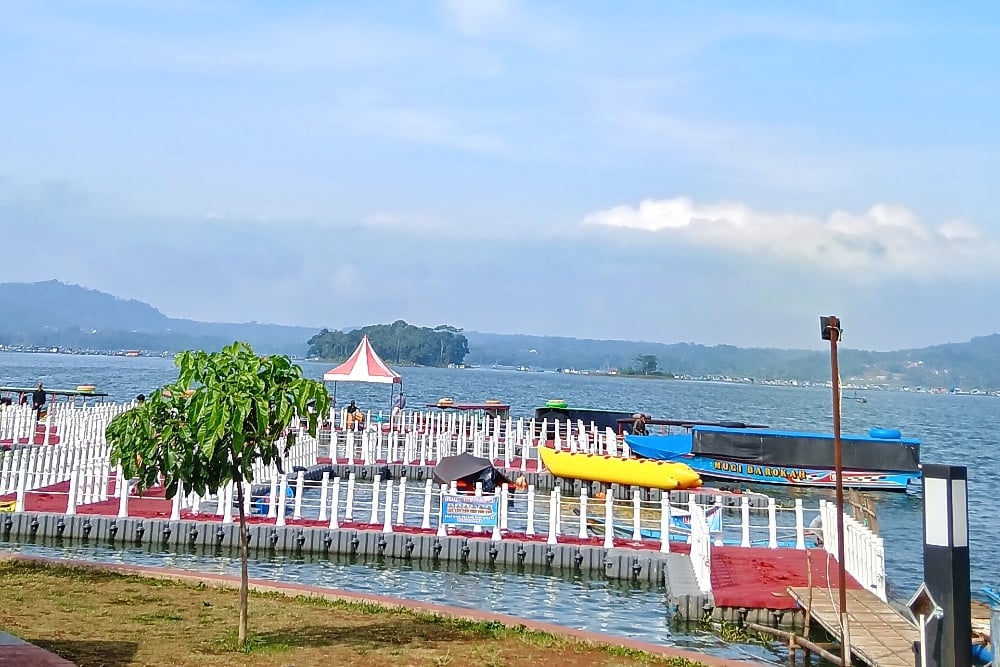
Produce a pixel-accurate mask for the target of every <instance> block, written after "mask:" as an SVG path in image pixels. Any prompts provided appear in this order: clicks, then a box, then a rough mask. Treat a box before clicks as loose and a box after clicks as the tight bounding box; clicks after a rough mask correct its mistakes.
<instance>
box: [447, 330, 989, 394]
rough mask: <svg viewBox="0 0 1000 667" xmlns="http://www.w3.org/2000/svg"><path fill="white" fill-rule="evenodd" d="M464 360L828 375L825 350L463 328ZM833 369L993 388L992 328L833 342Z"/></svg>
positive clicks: (738, 374) (933, 384) (901, 381)
mask: <svg viewBox="0 0 1000 667" xmlns="http://www.w3.org/2000/svg"><path fill="white" fill-rule="evenodd" d="M465 335H466V337H467V338H468V339H469V356H468V358H467V359H466V362H467V363H470V364H478V365H502V366H530V367H533V368H573V369H581V370H583V369H586V370H601V369H604V370H607V369H611V368H618V369H623V368H627V367H629V366H635V364H636V358H637V357H639V356H640V355H653V356H655V357H656V360H657V368H658V370H660V371H661V372H664V373H673V374H674V375H691V376H709V375H711V376H729V377H734V378H753V379H755V380H763V379H773V380H807V381H813V382H824V381H826V380H829V379H830V353H829V351H815V350H781V349H771V348H738V347H733V346H731V345H717V346H706V345H698V344H695V343H673V344H664V343H643V342H633V341H613V340H585V339H578V338H561V337H551V336H523V335H522V336H510V335H500V334H489V333H479V332H473V331H469V332H466V333H465ZM839 360H840V374H841V377H842V378H843V379H844V380H845V381H847V380H851V381H857V382H864V383H868V384H873V385H874V384H885V385H893V386H909V387H926V388H934V389H938V388H945V389H952V388H961V389H967V390H972V389H983V390H996V389H1000V334H991V335H989V336H981V337H978V338H973V339H972V340H971V341H969V342H967V343H948V344H944V345H935V346H933V347H926V348H920V349H913V350H899V351H894V352H868V351H863V350H854V349H851V348H849V347H843V346H842V347H841V348H840V354H839Z"/></svg>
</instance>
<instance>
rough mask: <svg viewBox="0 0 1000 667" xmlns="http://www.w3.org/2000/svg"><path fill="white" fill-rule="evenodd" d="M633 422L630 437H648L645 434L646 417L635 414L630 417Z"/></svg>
mask: <svg viewBox="0 0 1000 667" xmlns="http://www.w3.org/2000/svg"><path fill="white" fill-rule="evenodd" d="M632 418H633V419H634V420H635V421H634V422H632V435H649V434H648V433H647V432H646V416H645V415H643V414H642V413H641V412H637V413H635V414H634V415H632Z"/></svg>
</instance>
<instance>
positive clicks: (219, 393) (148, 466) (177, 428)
mask: <svg viewBox="0 0 1000 667" xmlns="http://www.w3.org/2000/svg"><path fill="white" fill-rule="evenodd" d="M175 363H176V365H177V368H178V370H179V373H178V377H177V381H176V382H175V383H174V384H172V385H167V386H165V387H163V388H162V389H160V390H157V391H155V392H153V394H152V395H151V396H150V397H149V399H148V400H147V401H146V402H145V403H144V404H143V405H140V406H137V407H136V408H135V409H133V410H129V411H127V412H125V413H123V414H121V415H119V416H118V417H116V418H115V419H114V420H112V422H111V423H110V424H109V425H108V428H107V431H106V435H107V439H108V442H109V443H110V445H111V448H112V449H111V459H112V462H113V463H115V464H118V465H121V467H122V470H123V472H124V476H125V478H126V479H131V478H133V477H135V478H138V487H139V488H140V489H146V488H149V487H151V486H154V485H156V484H158V483H162V484H163V485H164V487H165V490H166V496H167V497H168V498H172V497H174V495H176V494H177V493H178V490H179V489H180V488H184V489H185V490H186V491H188V492H190V491H194V492H195V493H198V494H199V495H204V494H205V493H206V492H211V493H217V492H218V491H219V489H220V488H222V487H223V486H224V485H226V484H228V483H229V482H230V481H232V482H234V483H235V486H236V492H237V500H238V503H239V522H240V561H241V572H240V620H239V634H238V644H239V647H240V648H243V647H244V646H245V645H246V638H247V596H248V595H247V593H248V585H247V538H248V535H247V526H246V516H245V515H244V510H243V508H244V495H243V483H244V482H253V464H254V463H255V462H256V461H261V462H263V463H264V464H271V463H277V465H278V468H279V470H281V469H282V466H281V458H282V456H285V455H287V454H288V449H289V447H291V445H292V444H293V442H294V440H293V437H292V435H291V433H290V432H287V434H286V431H287V429H288V428H289V426H290V424H291V423H292V420H293V418H295V416H296V415H298V416H299V417H300V418H304V419H306V420H307V423H308V431H309V433H310V435H313V436H315V435H316V428H317V425H318V423H319V419H320V418H321V416H322V415H324V414H326V412H327V411H328V410H329V407H330V397H329V394H327V391H326V387H324V386H323V384H322V383H321V382H317V381H315V380H309V379H306V378H304V377H302V369H301V368H300V367H299V366H296V365H293V364H292V362H291V361H290V360H289V359H288V357H284V356H270V357H260V356H257V355H256V354H254V351H253V350H252V349H251V348H250V346H249V345H247V344H246V343H240V342H237V343H233V344H232V345H228V346H226V347H225V348H223V349H222V350H221V351H220V352H211V353H209V352H202V351H195V352H182V353H180V354H178V355H177V357H176V359H175ZM283 436H284V437H283Z"/></svg>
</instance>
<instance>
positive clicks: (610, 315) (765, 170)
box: [0, 0, 1000, 350]
mask: <svg viewBox="0 0 1000 667" xmlns="http://www.w3.org/2000/svg"><path fill="white" fill-rule="evenodd" d="M935 9H936V8H933V7H929V6H917V5H913V4H910V3H902V2H889V3H879V4H878V5H865V4H857V3H847V4H834V5H785V4H780V3H773V4H767V3H765V4H756V5H753V6H746V5H744V4H742V3H736V2H722V3H719V4H713V5H710V6H709V5H697V4H695V5H692V4H690V3H682V2H664V3H653V4H649V3H638V2H625V3H622V4H620V5H615V6H614V7H610V6H607V5H604V4H602V3H594V2H582V3H572V4H566V3H553V2H534V3H532V2H526V1H523V2H522V1H519V0H465V1H463V0H441V1H439V2H427V3H412V2H405V1H403V0H390V1H389V2H386V3H379V4H371V5H370V4H367V3H362V4H352V3H348V4H343V3H321V2H314V1H307V2H302V3H295V4H294V5H287V4H274V3H269V2H263V1H261V0H249V1H239V2H237V1H236V0H210V1H205V2H194V1H192V0H155V1H154V2H149V3H141V4H133V3H125V2H121V0H73V1H70V0H54V1H53V2H49V3H20V4H11V5H9V6H7V7H5V9H4V11H3V15H4V20H3V21H0V57H2V58H3V60H4V63H5V65H6V67H4V68H2V70H0V85H2V86H3V89H4V91H5V104H4V107H3V108H2V109H0V123H2V127H3V130H4V132H3V136H4V140H3V151H2V152H0V238H3V239H4V241H5V247H6V248H9V249H10V250H9V251H8V252H7V253H5V254H4V261H3V262H0V281H16V282H28V281H37V280H47V279H49V278H56V279H59V280H61V281H64V282H67V283H76V284H81V285H84V286H87V287H89V288H94V289H99V290H101V291H104V292H108V293H111V294H114V295H116V296H120V297H123V298H135V299H138V300H141V301H144V302H146V303H149V304H152V305H154V306H155V307H156V308H158V309H159V310H161V311H162V312H164V313H165V314H168V315H169V316H171V317H177V318H181V319H192V320H199V321H223V322H249V321H257V322H262V323H266V322H273V323H282V324H286V325H291V326H305V327H309V328H316V330H319V329H320V328H323V327H326V328H329V329H340V328H343V327H344V326H353V325H356V324H357V323H359V322H367V323H387V322H392V321H394V320H396V319H403V320H406V321H407V322H411V323H414V324H418V325H421V326H435V325H437V324H442V323H449V324H455V325H456V326H462V327H463V328H465V329H468V330H470V331H478V332H484V333H499V334H516V333H526V334H527V335H540V336H545V335H548V336H565V337H571V338H581V339H597V340H633V341H646V342H662V343H667V344H669V343H676V342H684V341H697V342H699V343H700V344H704V345H717V344H729V345H735V346H738V347H773V348H785V349H820V348H821V347H822V346H823V342H822V341H821V340H820V339H819V325H818V318H819V316H820V315H822V314H836V315H838V316H840V317H841V319H842V321H843V323H844V330H845V340H844V343H845V345H848V346H850V347H854V348H857V349H868V350H899V349H910V348H919V347H925V346H928V345H934V344H941V343H945V342H964V341H967V340H969V339H971V338H973V337H976V336H982V335H988V334H990V333H994V332H997V331H1000V312H998V311H996V310H995V309H991V308H987V307H985V304H988V303H991V302H992V298H993V292H994V291H995V290H994V286H995V284H996V283H997V280H998V278H1000V263H998V262H996V261H995V259H994V258H995V257H997V256H1000V252H998V251H1000V214H998V213H997V212H996V207H995V205H994V202H993V198H994V193H993V190H994V181H995V175H996V174H997V173H998V167H1000V150H998V148H1000V146H998V144H1000V125H998V124H997V123H996V121H995V119H994V118H993V115H994V113H993V109H994V108H995V106H996V102H997V101H998V97H1000V88H998V87H997V85H996V78H997V74H996V73H995V71H994V69H995V68H993V66H992V64H993V63H994V62H997V60H998V57H997V56H1000V40H998V39H997V37H998V36H1000V35H998V33H1000V28H998V27H997V26H1000V23H998V22H997V21H994V20H992V19H990V18H989V17H990V16H993V17H994V18H998V15H1000V8H997V7H993V6H976V7H965V6H956V7H951V8H949V11H948V12H947V13H942V12H940V11H935Z"/></svg>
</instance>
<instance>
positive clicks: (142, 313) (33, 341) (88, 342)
mask: <svg viewBox="0 0 1000 667" xmlns="http://www.w3.org/2000/svg"><path fill="white" fill-rule="evenodd" d="M314 333H316V330H315V329H310V328H304V327H287V326H281V325H275V324H258V323H256V322H251V323H246V324H234V323H215V322H196V321H194V320H183V319H175V318H172V317H167V316H166V315H164V314H163V313H161V312H160V311H159V310H157V309H156V308H154V307H153V306H150V305H149V304H147V303H143V302H142V301H135V300H127V299H119V298H118V297H115V296H112V295H111V294H106V293H104V292H99V291H97V290H92V289H86V288H84V287H80V286H78V285H67V284H65V283H61V282H58V281H56V280H49V281H46V282H38V283H2V284H0V344H3V345H10V346H19V345H22V346H37V347H60V348H74V349H84V350H85V349H90V350H122V349H138V350H149V351H156V352H159V351H176V350H183V349H192V348H200V349H218V348H220V347H221V346H223V345H225V344H227V343H231V342H233V341H234V340H244V341H247V342H248V343H250V344H251V345H252V346H253V347H254V349H255V350H258V351H260V352H265V353H266V352H273V353H285V354H295V355H302V354H305V351H306V340H307V339H308V338H309V336H311V335H312V334H314Z"/></svg>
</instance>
